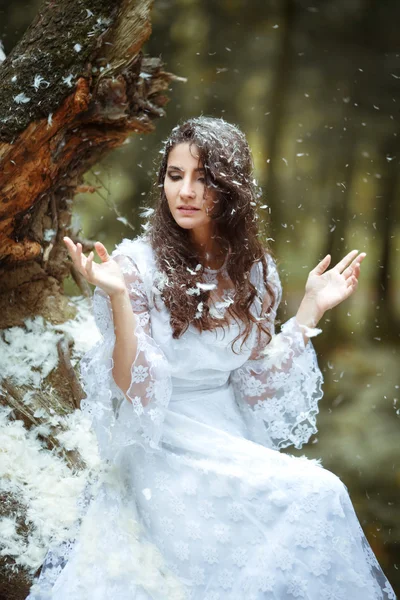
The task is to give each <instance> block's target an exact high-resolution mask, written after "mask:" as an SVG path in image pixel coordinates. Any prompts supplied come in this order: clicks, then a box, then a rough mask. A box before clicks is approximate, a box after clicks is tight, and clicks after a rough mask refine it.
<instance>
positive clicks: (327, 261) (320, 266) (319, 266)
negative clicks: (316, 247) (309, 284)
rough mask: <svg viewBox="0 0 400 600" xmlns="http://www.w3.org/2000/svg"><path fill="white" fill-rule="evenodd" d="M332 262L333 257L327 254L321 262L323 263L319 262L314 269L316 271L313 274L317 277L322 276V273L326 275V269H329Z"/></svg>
mask: <svg viewBox="0 0 400 600" xmlns="http://www.w3.org/2000/svg"><path fill="white" fill-rule="evenodd" d="M330 262H331V255H330V254H327V255H326V256H325V258H323V259H322V260H321V262H319V263H318V264H317V266H316V267H314V269H313V270H312V272H313V273H315V274H316V275H322V273H324V272H325V271H326V269H327V268H328V267H329V265H330Z"/></svg>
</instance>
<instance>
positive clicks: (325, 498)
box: [30, 117, 395, 600]
mask: <svg viewBox="0 0 400 600" xmlns="http://www.w3.org/2000/svg"><path fill="white" fill-rule="evenodd" d="M158 187H159V199H158V202H157V205H156V208H155V211H154V213H153V215H152V217H151V220H150V223H149V227H148V228H147V231H146V234H145V235H143V236H141V237H139V238H137V239H135V240H128V239H125V240H124V241H123V242H122V243H121V244H120V245H119V246H117V248H116V250H115V251H114V252H113V253H112V255H111V256H110V255H109V254H108V252H107V250H106V248H105V247H104V246H103V244H101V243H100V242H97V243H96V246H95V248H96V252H97V254H98V256H99V258H100V260H101V263H100V264H99V263H95V262H94V261H93V253H90V255H89V256H88V257H87V258H86V257H85V256H84V255H83V254H82V248H81V246H80V244H77V245H75V244H74V243H73V242H72V240H71V239H69V238H65V244H66V246H67V248H68V251H69V253H70V256H71V258H72V260H73V262H74V264H75V266H76V268H77V269H79V271H80V272H81V273H82V275H84V276H85V277H86V279H87V280H88V281H89V282H90V283H92V284H95V285H96V290H95V294H94V302H93V306H94V314H95V316H96V320H97V324H98V326H99V328H100V329H101V331H102V334H103V340H102V341H101V343H99V344H97V345H96V346H95V347H94V348H93V349H92V350H91V351H90V352H89V354H88V355H86V356H85V358H84V359H83V362H82V377H83V382H84V384H85V390H86V393H87V397H86V399H85V400H84V401H83V402H82V410H83V411H84V412H85V413H86V414H87V415H88V416H89V417H90V418H91V419H92V424H93V428H94V430H95V432H96V434H97V439H98V444H99V449H100V453H101V457H102V458H103V460H104V464H105V465H107V469H106V470H105V475H104V476H103V478H102V479H101V482H100V485H99V486H98V488H97V491H96V493H95V495H94V497H93V499H92V500H91V502H90V503H89V506H88V507H86V509H85V511H84V514H83V516H82V522H81V526H80V529H79V534H78V535H77V537H76V539H75V540H74V541H73V543H69V544H65V545H64V546H62V547H61V548H58V549H55V550H53V551H52V552H50V553H49V556H48V558H47V560H46V563H45V566H44V568H43V570H42V575H41V577H40V579H39V582H38V583H37V584H36V585H35V586H34V587H33V588H32V591H31V595H30V598H31V599H32V600H33V599H35V600H39V599H40V600H42V599H44V598H53V599H56V600H89V599H93V600H94V599H96V600H103V599H104V600H105V599H107V600H109V599H112V600H145V599H150V598H156V599H159V600H174V599H182V600H183V599H190V600H228V599H229V600H243V598H246V600H267V599H273V600H293V599H294V598H306V599H308V600H321V599H322V598H324V599H325V600H349V599H351V600H381V599H386V600H387V599H391V600H392V599H393V598H394V597H395V596H394V592H393V590H392V588H391V587H390V585H389V583H388V581H387V580H386V578H385V576H384V574H383V573H382V571H381V569H380V567H379V564H378V563H377V561H376V558H375V556H374V555H373V553H372V551H371V549H370V547H369V545H368V543H367V540H366V538H365V537H364V534H363V532H362V530H361V527H360V525H359V522H358V520H357V517H356V515H355V513H354V510H353V507H352V504H351V501H350V499H349V496H348V493H347V490H346V488H345V486H344V485H343V484H342V483H341V481H340V480H339V479H338V478H337V477H336V476H335V475H333V474H332V473H331V472H329V471H327V470H325V469H323V468H322V467H321V466H320V465H319V463H318V462H316V461H313V460H307V459H306V458H295V457H293V456H290V455H287V454H281V453H280V452H279V450H280V449H281V448H285V447H287V446H290V445H293V446H295V447H296V448H300V447H301V446H302V444H304V443H305V442H307V440H308V439H309V438H310V436H311V434H313V433H315V432H316V426H315V422H316V415H317V413H318V407H317V403H318V400H319V399H320V398H321V396H322V392H321V384H322V375H321V373H320V371H319V369H318V365H317V362H316V357H315V353H314V350H313V347H312V344H311V342H310V341H309V338H310V337H312V336H313V335H316V334H317V333H319V330H317V329H316V326H317V324H318V322H319V320H320V319H321V317H322V316H323V315H324V313H325V312H326V311H327V310H329V309H331V308H333V307H334V306H336V305H337V304H339V303H340V302H342V301H343V300H345V299H346V298H348V297H349V296H350V295H351V294H353V293H354V291H355V290H356V287H357V282H358V278H359V274H360V265H361V263H362V261H363V259H364V258H365V254H364V253H359V252H358V251H357V250H353V251H352V252H350V253H349V254H347V256H345V257H344V258H343V260H341V261H340V262H339V263H338V264H337V265H335V266H334V267H333V268H330V269H329V266H330V257H329V256H327V257H325V258H324V259H323V260H322V261H321V262H320V263H319V264H318V265H317V266H316V267H315V268H314V269H313V270H312V271H311V272H310V274H309V276H308V279H307V283H306V288H305V295H304V298H303V300H302V302H301V304H300V307H299V310H298V312H297V314H296V316H295V317H293V318H292V319H290V320H289V321H288V322H287V323H285V324H284V325H283V326H282V328H281V332H280V333H275V331H274V320H275V315H276V310H277V307H278V304H279V301H280V298H281V286H280V282H279V277H278V274H277V270H276V266H275V263H274V260H273V259H272V258H271V255H270V253H269V251H268V249H266V248H265V247H264V246H263V244H262V243H261V241H260V238H259V235H258V229H257V197H258V195H257V190H256V187H255V182H254V180H253V176H252V160H251V155H250V151H249V147H248V145H247V142H246V139H245V137H244V135H243V134H242V133H241V132H240V131H239V130H238V129H237V128H236V127H235V126H233V125H230V124H229V123H226V122H225V121H223V120H221V119H213V118H203V117H200V118H196V119H191V120H189V121H187V122H185V123H184V124H183V125H181V126H179V127H176V128H175V129H174V130H173V131H172V134H171V136H170V138H169V140H168V141H167V143H166V146H165V151H164V155H163V158H162V162H161V168H160V172H159V176H158ZM46 594H47V595H46Z"/></svg>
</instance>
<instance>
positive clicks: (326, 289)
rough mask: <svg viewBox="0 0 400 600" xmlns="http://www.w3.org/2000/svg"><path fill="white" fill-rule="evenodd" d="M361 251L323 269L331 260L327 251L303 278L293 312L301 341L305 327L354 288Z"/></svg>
mask: <svg viewBox="0 0 400 600" xmlns="http://www.w3.org/2000/svg"><path fill="white" fill-rule="evenodd" d="M365 257H366V254H365V252H361V253H360V254H359V253H358V250H352V251H351V252H349V253H348V254H347V255H346V256H345V257H344V258H343V259H342V260H341V261H340V262H338V264H337V265H336V266H335V267H333V268H332V269H330V270H329V271H327V268H328V267H329V264H330V262H331V257H330V255H329V254H328V255H327V256H325V258H324V259H323V260H321V262H320V263H319V264H318V265H317V266H316V267H315V269H313V270H312V271H311V272H310V274H309V276H308V279H307V283H306V291H305V294H304V298H303V300H302V301H301V304H300V307H299V310H298V311H297V314H296V321H297V323H298V324H299V325H300V326H301V327H303V337H304V343H307V340H308V337H309V336H308V335H307V329H308V328H310V329H313V328H315V327H316V326H317V324H318V322H319V321H320V320H321V318H322V317H323V315H324V314H325V312H326V311H327V310H329V309H331V308H333V307H334V306H337V305H338V304H340V303H341V302H343V300H346V298H348V297H349V296H351V295H352V294H353V293H354V292H355V291H356V289H357V285H358V278H359V276H360V265H361V263H362V261H363V260H364V258H365Z"/></svg>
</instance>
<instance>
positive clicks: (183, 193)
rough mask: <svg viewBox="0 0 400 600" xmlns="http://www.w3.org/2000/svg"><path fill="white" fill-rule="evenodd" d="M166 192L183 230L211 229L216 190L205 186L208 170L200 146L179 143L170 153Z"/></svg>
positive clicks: (165, 183)
mask: <svg viewBox="0 0 400 600" xmlns="http://www.w3.org/2000/svg"><path fill="white" fill-rule="evenodd" d="M164 191H165V195H166V197H167V201H168V206H169V209H170V211H171V214H172V216H173V218H174V219H175V221H176V222H177V224H178V225H179V226H180V227H182V228H183V229H191V230H199V232H200V231H203V232H204V233H205V232H206V231H207V230H211V216H210V215H211V211H212V209H213V206H214V203H215V202H216V194H215V191H214V190H212V189H210V188H208V187H206V185H205V170H204V167H203V165H202V163H201V162H200V160H199V153H198V148H197V146H195V145H192V146H191V147H190V145H189V143H184V144H178V145H177V146H175V147H174V148H173V149H172V150H171V151H170V153H169V156H168V163H167V172H166V175H165V179H164Z"/></svg>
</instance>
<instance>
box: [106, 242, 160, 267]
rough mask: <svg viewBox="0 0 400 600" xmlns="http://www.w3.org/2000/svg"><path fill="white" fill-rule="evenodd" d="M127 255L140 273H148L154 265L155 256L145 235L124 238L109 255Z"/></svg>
mask: <svg viewBox="0 0 400 600" xmlns="http://www.w3.org/2000/svg"><path fill="white" fill-rule="evenodd" d="M117 256H127V257H128V258H129V259H130V260H131V261H133V262H134V263H135V265H136V267H137V269H138V271H139V273H140V274H142V275H144V274H145V273H149V271H152V270H153V269H154V267H155V256H154V251H153V248H152V246H151V244H150V240H149V239H148V237H146V236H145V235H141V236H138V237H137V238H135V239H133V240H130V239H128V238H124V239H123V240H122V242H121V243H120V244H118V245H117V246H116V247H115V249H114V250H113V252H112V254H111V257H112V258H115V257H117Z"/></svg>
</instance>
